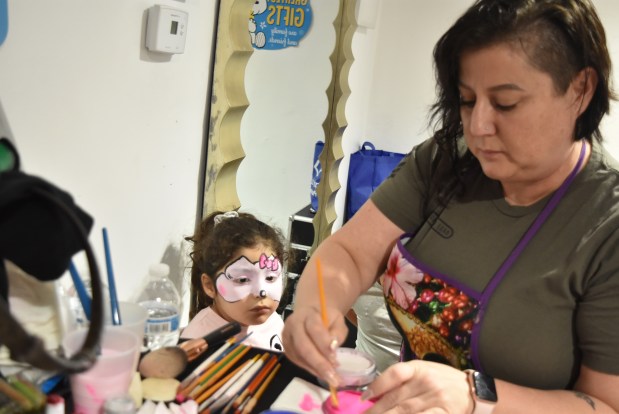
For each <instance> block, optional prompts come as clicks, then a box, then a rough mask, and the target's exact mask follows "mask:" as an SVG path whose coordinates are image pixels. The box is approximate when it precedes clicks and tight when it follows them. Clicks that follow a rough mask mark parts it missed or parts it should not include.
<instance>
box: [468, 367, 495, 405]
mask: <svg viewBox="0 0 619 414" xmlns="http://www.w3.org/2000/svg"><path fill="white" fill-rule="evenodd" d="M473 380H474V382H475V394H476V395H477V397H478V398H479V399H480V400H485V401H489V402H497V400H498V398H497V395H496V388H495V386H494V378H492V377H491V376H489V375H485V374H483V373H481V372H475V373H474V374H473Z"/></svg>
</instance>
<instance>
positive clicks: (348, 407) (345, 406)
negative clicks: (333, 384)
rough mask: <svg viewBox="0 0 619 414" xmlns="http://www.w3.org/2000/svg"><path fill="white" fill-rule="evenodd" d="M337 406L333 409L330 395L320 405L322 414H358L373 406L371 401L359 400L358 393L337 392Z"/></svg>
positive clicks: (359, 395) (359, 394)
mask: <svg viewBox="0 0 619 414" xmlns="http://www.w3.org/2000/svg"><path fill="white" fill-rule="evenodd" d="M337 400H338V406H337V407H335V406H334V405H333V402H332V401H331V395H329V396H328V397H327V399H326V400H325V401H324V402H323V403H322V412H323V413H324V414H359V413H362V412H364V411H365V410H367V409H369V408H370V407H371V406H373V405H374V402H373V401H372V400H366V401H362V400H361V393H360V392H359V391H338V393H337Z"/></svg>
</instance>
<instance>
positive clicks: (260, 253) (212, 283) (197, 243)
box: [181, 211, 284, 351]
mask: <svg viewBox="0 0 619 414" xmlns="http://www.w3.org/2000/svg"><path fill="white" fill-rule="evenodd" d="M186 240H188V241H191V242H193V250H192V251H191V253H190V257H191V259H192V261H193V264H192V269H191V283H192V285H193V288H194V291H195V292H196V293H195V294H196V295H197V296H196V307H195V308H194V309H201V310H200V311H199V312H198V313H197V314H195V311H193V312H192V314H190V318H191V321H190V322H189V325H187V327H186V328H185V329H184V330H183V331H182V333H181V338H188V339H190V338H199V337H202V336H204V335H206V334H208V333H209V332H211V331H213V330H215V329H217V328H219V327H221V326H223V325H225V324H226V323H228V322H232V321H236V322H239V323H240V324H241V326H242V330H241V333H240V334H239V335H237V338H241V337H244V336H246V335H247V334H249V333H251V335H250V336H249V337H248V338H247V339H246V340H245V341H244V342H243V343H245V344H246V345H251V346H255V347H259V348H265V349H270V350H273V351H283V347H282V344H281V339H280V337H281V332H282V329H283V326H284V322H283V320H282V318H281V317H280V316H279V315H278V314H277V313H276V312H275V310H276V309H277V306H278V304H279V301H280V298H281V296H282V292H283V275H282V260H283V257H284V243H283V236H282V234H281V232H280V231H279V230H277V229H274V228H273V227H270V226H268V225H267V224H265V223H263V222H262V221H260V220H258V219H257V218H256V217H254V216H253V215H251V214H248V213H237V212H236V211H229V212H226V213H221V212H216V213H213V214H211V215H210V216H208V217H206V218H205V219H204V220H203V221H202V223H201V225H200V227H199V229H198V230H197V232H196V234H194V235H193V236H192V237H187V238H186ZM194 314H195V315H194Z"/></svg>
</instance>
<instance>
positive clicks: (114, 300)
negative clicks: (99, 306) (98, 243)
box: [103, 227, 121, 325]
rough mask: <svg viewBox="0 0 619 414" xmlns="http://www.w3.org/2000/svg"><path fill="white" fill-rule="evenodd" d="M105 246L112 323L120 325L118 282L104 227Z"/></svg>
mask: <svg viewBox="0 0 619 414" xmlns="http://www.w3.org/2000/svg"><path fill="white" fill-rule="evenodd" d="M103 247H104V249H105V266H106V268H107V284H108V289H109V290H110V305H111V308H112V323H113V324H114V325H120V324H121V320H120V311H119V310H118V297H117V296H116V283H115V282H114V269H113V268H112V255H111V253H110V243H109V242H108V238H107V229H106V228H105V227H103Z"/></svg>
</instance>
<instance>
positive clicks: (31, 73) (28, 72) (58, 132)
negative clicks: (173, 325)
mask: <svg viewBox="0 0 619 414" xmlns="http://www.w3.org/2000/svg"><path fill="white" fill-rule="evenodd" d="M154 4H163V5H168V6H171V7H177V8H179V9H182V10H185V11H187V12H189V21H188V34H187V43H186V49H185V53H184V54H179V55H174V56H172V57H171V58H170V57H165V56H162V55H158V54H155V53H151V52H148V51H147V50H146V49H145V48H144V46H143V45H144V34H145V20H146V14H145V13H146V10H147V9H148V8H149V7H151V6H153V5H154ZM214 4H215V3H214V2H213V1H200V0H186V1H183V2H179V1H173V0H161V1H158V2H156V3H155V2H154V1H147V0H132V1H126V0H106V1H84V0H56V1H43V2H42V1H35V0H9V3H8V9H9V31H8V36H7V38H6V41H5V42H4V44H2V46H0V99H1V100H2V103H3V106H4V109H5V111H6V115H7V118H8V120H9V123H10V126H11V129H12V131H13V134H14V137H15V141H16V145H17V147H18V150H19V152H20V155H21V158H22V161H23V169H24V170H25V171H26V172H28V173H31V174H35V175H39V176H42V177H44V178H45V179H47V180H49V181H51V182H52V183H55V184H56V185H57V186H59V187H61V188H63V189H65V190H67V191H69V192H70V193H71V194H72V195H73V197H74V198H75V199H76V201H77V203H78V204H79V205H80V206H82V207H83V208H84V209H85V210H86V211H87V212H89V213H90V214H91V215H92V216H93V217H94V219H95V224H94V228H93V231H92V232H91V237H90V239H91V243H92V245H93V247H94V248H95V252H96V254H97V258H98V261H99V267H100V268H101V270H102V274H103V275H105V261H104V254H103V247H102V238H101V228H102V227H104V226H105V227H107V229H108V232H109V237H110V242H111V251H112V259H113V262H114V271H115V275H116V283H117V287H118V296H119V298H120V299H121V300H125V299H130V298H131V296H132V295H133V293H134V291H135V289H136V287H137V286H138V285H139V284H140V283H141V279H142V278H143V276H144V275H145V274H146V270H147V267H148V265H150V264H151V263H154V262H158V261H160V260H162V259H163V260H164V261H165V262H167V263H168V264H170V265H171V266H172V267H173V274H172V276H174V277H176V278H177V279H180V278H181V277H183V276H184V267H185V266H186V264H187V257H186V252H183V251H182V248H183V247H182V246H183V245H182V240H183V237H185V236H187V235H190V234H191V233H192V232H193V228H194V223H195V220H196V208H197V205H198V190H199V188H198V176H199V163H200V151H201V147H202V138H203V132H204V127H203V125H204V114H205V104H206V94H207V83H208V77H209V71H210V69H209V58H210V47H211V39H212V32H213V15H214ZM82 269H83V274H84V275H87V274H88V272H87V271H86V269H85V268H84V267H83V268H82ZM187 275H188V273H187ZM187 286H188V285H187Z"/></svg>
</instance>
